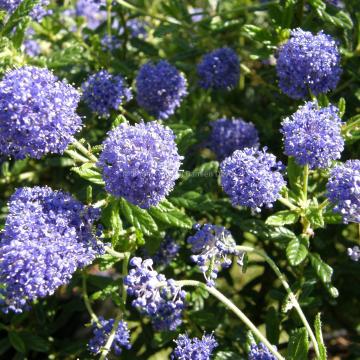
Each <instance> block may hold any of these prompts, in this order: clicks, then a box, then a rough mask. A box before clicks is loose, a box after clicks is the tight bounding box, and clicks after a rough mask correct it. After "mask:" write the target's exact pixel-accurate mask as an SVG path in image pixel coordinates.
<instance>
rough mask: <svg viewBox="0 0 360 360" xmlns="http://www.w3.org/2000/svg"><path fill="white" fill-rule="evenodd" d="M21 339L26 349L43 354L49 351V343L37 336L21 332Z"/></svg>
mask: <svg viewBox="0 0 360 360" xmlns="http://www.w3.org/2000/svg"><path fill="white" fill-rule="evenodd" d="M21 338H22V340H23V341H24V343H25V345H26V347H27V348H29V349H31V350H34V351H38V352H44V353H45V352H48V351H49V349H50V345H49V342H48V341H46V340H45V339H43V338H42V337H40V336H38V335H35V334H32V333H29V332H22V333H21Z"/></svg>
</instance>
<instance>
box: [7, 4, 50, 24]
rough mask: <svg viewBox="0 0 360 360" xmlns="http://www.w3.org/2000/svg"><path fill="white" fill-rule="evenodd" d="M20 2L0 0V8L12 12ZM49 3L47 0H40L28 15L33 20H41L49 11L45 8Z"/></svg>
mask: <svg viewBox="0 0 360 360" xmlns="http://www.w3.org/2000/svg"><path fill="white" fill-rule="evenodd" d="M21 3H22V0H0V10H3V11H7V12H8V13H9V14H12V13H13V12H14V11H15V10H16V9H17V7H18V6H19V5H20V4H21ZM49 4H50V1H49V0H40V1H39V3H38V4H37V5H35V6H34V7H33V9H32V10H31V12H30V17H31V18H32V19H33V20H37V21H39V20H41V19H42V18H43V17H44V16H45V15H48V14H49V11H47V10H46V7H47V6H48V5H49Z"/></svg>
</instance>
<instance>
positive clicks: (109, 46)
mask: <svg viewBox="0 0 360 360" xmlns="http://www.w3.org/2000/svg"><path fill="white" fill-rule="evenodd" d="M100 43H101V48H102V49H103V51H110V52H113V51H115V50H117V49H120V47H121V41H120V40H119V39H118V38H117V36H115V35H108V34H106V35H104V36H103V37H102V39H101V41H100Z"/></svg>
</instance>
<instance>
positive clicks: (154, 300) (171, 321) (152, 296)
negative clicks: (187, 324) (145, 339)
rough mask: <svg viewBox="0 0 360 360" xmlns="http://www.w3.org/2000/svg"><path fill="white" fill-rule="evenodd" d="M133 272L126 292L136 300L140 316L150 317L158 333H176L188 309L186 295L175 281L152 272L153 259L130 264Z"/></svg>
mask: <svg viewBox="0 0 360 360" xmlns="http://www.w3.org/2000/svg"><path fill="white" fill-rule="evenodd" d="M130 265H131V266H133V269H131V270H130V271H129V274H128V275H127V276H126V277H125V279H124V283H125V285H126V286H127V292H128V294H129V295H130V296H133V297H135V299H134V300H133V301H132V305H133V306H134V307H135V308H136V309H138V311H140V313H142V314H145V315H148V316H149V317H150V318H151V320H152V324H153V327H154V329H155V330H158V331H165V330H176V328H177V327H178V326H179V325H181V323H182V312H183V309H184V308H185V303H184V299H185V295H186V293H185V291H183V290H181V288H179V287H178V286H177V285H176V283H175V281H174V280H172V279H169V280H167V279H166V278H165V276H164V275H162V274H158V273H157V272H156V271H155V270H154V269H153V267H152V266H153V261H152V260H151V259H147V260H142V259H141V258H138V257H134V258H132V259H131V260H130Z"/></svg>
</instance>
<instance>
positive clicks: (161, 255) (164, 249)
mask: <svg viewBox="0 0 360 360" xmlns="http://www.w3.org/2000/svg"><path fill="white" fill-rule="evenodd" d="M179 250H180V245H179V244H178V243H177V242H176V241H175V240H174V239H173V238H172V237H171V236H169V235H166V236H165V238H164V240H163V241H162V242H161V243H160V246H159V249H158V250H157V252H156V253H155V254H154V256H153V260H154V263H155V264H156V265H158V266H166V265H168V264H170V262H171V261H172V260H174V259H175V257H176V256H177V255H178V254H179Z"/></svg>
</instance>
